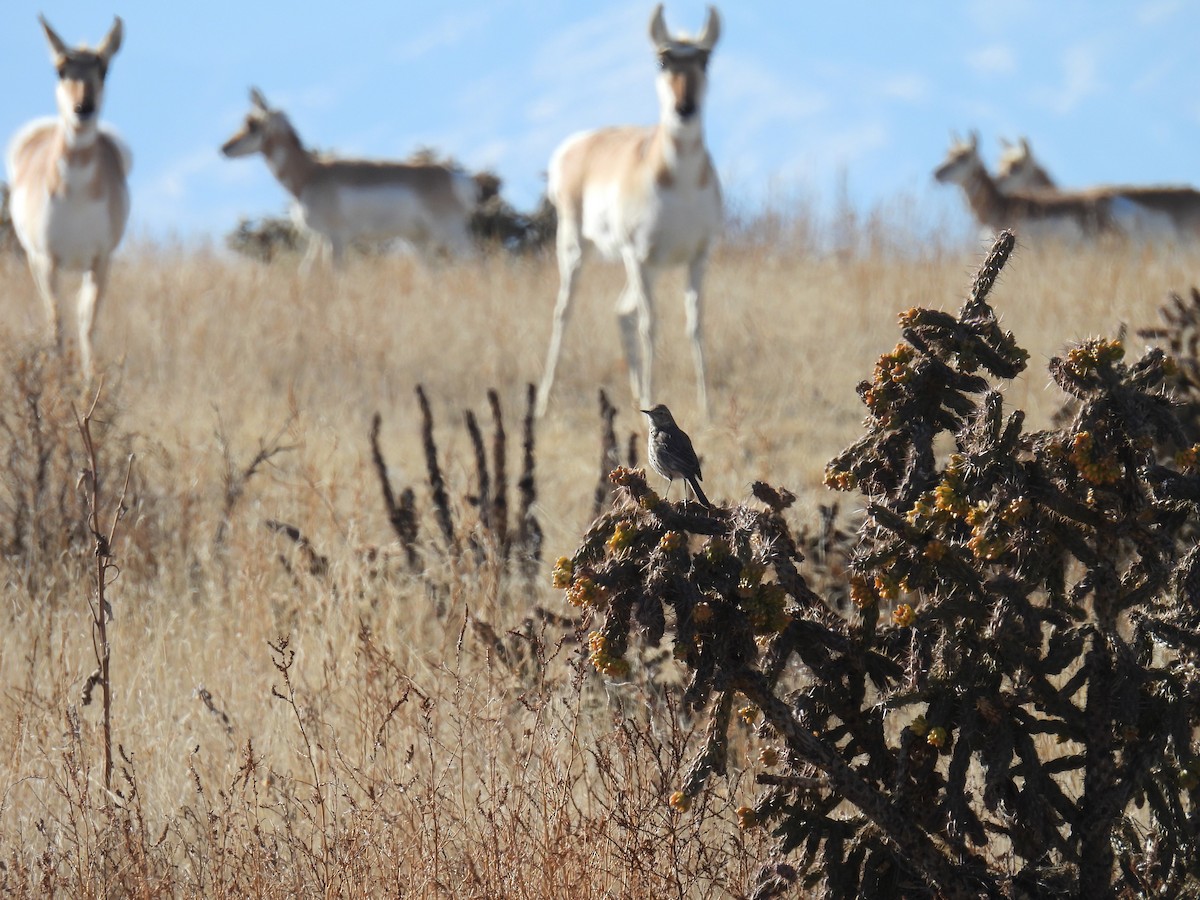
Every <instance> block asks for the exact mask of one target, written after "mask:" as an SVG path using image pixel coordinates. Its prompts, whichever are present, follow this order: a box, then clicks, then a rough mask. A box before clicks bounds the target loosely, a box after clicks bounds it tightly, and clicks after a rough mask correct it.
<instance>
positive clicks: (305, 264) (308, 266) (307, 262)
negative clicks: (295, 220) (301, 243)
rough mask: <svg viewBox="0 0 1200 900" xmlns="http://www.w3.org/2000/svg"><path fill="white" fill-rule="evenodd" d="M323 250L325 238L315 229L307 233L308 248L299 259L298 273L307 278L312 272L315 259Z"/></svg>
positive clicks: (315, 262)
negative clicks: (302, 257)
mask: <svg viewBox="0 0 1200 900" xmlns="http://www.w3.org/2000/svg"><path fill="white" fill-rule="evenodd" d="M324 252H325V238H324V237H322V236H321V235H319V234H317V233H316V232H315V231H310V232H309V233H308V249H306V250H305V251H304V259H302V260H301V261H300V274H301V275H303V276H304V277H305V278H307V277H308V276H309V275H311V274H312V271H313V267H314V266H315V265H316V264H317V260H318V259H320V258H321V256H322V254H324Z"/></svg>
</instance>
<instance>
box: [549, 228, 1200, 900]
mask: <svg viewBox="0 0 1200 900" xmlns="http://www.w3.org/2000/svg"><path fill="white" fill-rule="evenodd" d="M1012 246H1013V239H1012V235H1011V234H1009V233H1007V232H1006V233H1003V234H1001V236H1000V237H999V239H998V240H997V242H996V244H995V246H994V247H993V249H992V252H991V253H990V255H989V256H988V258H987V260H986V261H985V263H984V265H983V267H982V268H981V270H980V271H979V273H978V275H977V276H976V278H975V282H974V284H973V286H972V289H971V292H970V295H969V297H968V298H967V301H966V303H965V304H964V305H963V307H962V309H961V310H960V311H959V313H958V315H957V316H954V315H950V314H947V313H944V312H939V311H936V310H930V309H911V310H909V311H907V312H905V313H903V314H902V315H901V317H900V322H901V329H902V334H903V338H904V340H903V342H902V343H900V344H899V345H898V346H897V347H896V349H895V350H894V351H892V352H891V353H889V354H886V355H884V356H882V357H881V358H880V360H879V363H878V364H877V366H876V369H875V373H874V377H873V379H872V380H871V381H870V382H864V383H863V384H861V385H860V386H859V394H860V396H861V397H862V399H863V401H864V403H865V404H866V406H867V410H868V417H867V422H866V433H865V434H864V435H863V437H862V438H861V439H860V440H859V441H857V442H856V443H855V444H854V445H853V446H851V447H850V448H848V449H847V450H846V451H844V452H843V453H842V454H840V455H839V456H838V457H837V458H836V459H834V460H833V461H832V462H831V463H830V465H829V468H828V472H827V481H828V483H829V484H830V486H831V487H835V488H837V489H839V490H845V491H858V492H859V493H860V494H861V495H862V498H863V501H864V502H865V506H866V512H865V516H864V519H863V522H862V524H861V526H860V527H859V529H858V533H857V536H856V538H855V540H854V546H853V550H852V553H851V556H850V559H851V561H850V566H849V571H848V573H847V574H846V575H845V576H843V578H842V580H843V581H844V582H845V583H846V584H845V590H841V591H839V592H838V593H839V595H840V596H842V597H844V596H846V595H847V594H848V595H849V597H850V599H851V600H852V603H850V604H840V605H839V604H838V603H837V602H836V601H837V598H836V597H823V596H818V595H817V593H815V592H814V591H813V590H812V589H810V587H809V581H808V580H806V577H805V575H804V565H803V554H802V552H801V549H800V547H799V546H798V541H797V538H796V537H795V536H793V534H792V532H791V530H790V528H789V525H788V523H787V521H786V519H785V510H786V509H787V507H788V506H789V505H790V503H791V500H792V498H791V497H790V495H788V494H787V493H786V492H783V491H780V490H777V489H773V488H771V487H769V486H767V485H763V484H760V485H756V486H755V491H754V493H755V496H756V498H757V500H758V501H759V502H758V503H756V504H745V505H739V506H735V507H732V508H719V509H713V510H711V511H710V510H701V509H699V508H698V507H696V506H695V505H687V504H672V503H669V502H667V501H665V500H662V499H660V498H659V497H658V496H657V495H656V494H655V493H654V492H653V491H651V490H650V489H649V487H648V486H647V484H646V480H645V477H644V476H643V474H642V473H641V472H640V471H639V470H631V469H617V470H615V471H614V473H613V476H612V477H613V479H614V481H616V482H617V484H618V485H620V487H621V488H622V491H621V493H620V496H619V497H618V500H617V502H616V503H615V504H614V505H613V507H612V508H611V509H610V510H609V511H608V512H606V513H605V514H604V515H602V516H601V517H600V518H599V519H597V520H596V522H595V523H594V524H593V526H592V527H591V529H590V530H589V531H588V533H587V535H586V536H585V538H584V540H583V543H582V545H581V547H580V548H579V550H578V551H577V552H576V553H575V554H574V556H573V557H571V558H570V559H567V558H564V559H562V560H560V561H559V563H558V565H557V567H556V570H555V581H556V584H557V585H558V586H560V587H563V588H565V589H566V591H567V595H568V598H569V599H570V600H571V601H572V602H573V603H575V604H576V605H578V606H581V607H583V608H584V609H585V610H586V611H587V612H588V613H589V619H590V621H591V623H592V625H591V627H592V629H593V630H592V632H591V634H590V637H589V644H590V650H591V659H592V662H593V664H594V665H595V667H596V668H597V669H598V670H599V671H601V672H603V673H606V674H609V675H620V674H623V673H624V672H626V671H627V669H628V664H627V662H626V654H627V650H628V647H629V644H630V641H631V639H632V640H635V641H641V642H643V643H646V644H650V645H657V644H659V643H660V642H662V641H663V640H670V641H671V642H672V643H673V647H674V654H675V657H676V658H677V659H678V660H680V661H681V662H682V663H683V665H684V666H686V668H687V670H688V671H689V673H690V680H689V682H688V683H687V686H686V689H685V693H684V698H685V700H686V701H687V703H688V704H689V705H690V706H691V707H692V708H693V709H694V710H696V711H701V710H706V711H707V714H708V715H709V717H710V724H709V731H708V738H707V741H706V742H705V745H704V746H703V747H702V748H701V750H700V752H699V754H698V755H697V757H696V759H695V760H694V763H693V765H692V767H691V769H690V771H689V773H688V775H687V776H686V777H685V779H684V781H683V783H682V784H681V785H679V790H678V791H677V792H676V793H675V794H674V795H673V796H672V797H671V798H670V803H671V805H672V806H673V807H675V808H676V809H678V810H679V811H680V812H681V813H685V812H686V810H687V808H688V807H689V805H690V803H691V800H692V798H694V797H695V796H697V795H698V794H699V793H700V792H701V791H702V790H703V789H704V787H705V784H706V782H707V781H708V779H710V778H711V776H712V775H714V774H716V775H721V774H723V773H724V772H725V768H726V760H727V756H728V754H729V752H730V740H731V736H733V734H734V733H735V730H736V725H735V723H736V721H737V719H735V715H734V710H735V709H736V708H739V707H740V708H741V709H740V711H739V713H738V718H741V719H744V720H746V721H754V722H756V724H755V730H754V735H753V737H752V740H753V741H755V742H757V743H758V744H760V745H761V750H760V761H761V764H762V769H763V771H761V772H760V774H759V776H758V781H759V783H760V784H761V785H762V788H763V790H762V793H761V794H760V795H759V796H757V797H756V798H747V800H748V803H747V805H746V806H745V807H744V808H743V809H742V810H741V811H740V813H739V816H740V818H741V821H742V824H743V825H744V826H746V827H763V828H768V829H770V830H771V832H772V834H774V835H775V836H776V837H777V838H778V842H779V843H778V846H779V851H780V854H781V859H780V861H779V864H778V865H776V866H774V867H771V868H770V869H769V871H764V872H763V877H762V878H761V879H760V881H759V883H758V884H757V885H754V886H751V891H753V892H754V895H755V896H759V897H765V896H772V895H774V894H775V893H777V892H779V891H783V890H787V889H789V887H790V889H791V890H796V889H797V888H803V890H804V891H805V892H806V893H805V896H822V897H835V898H843V897H855V896H862V897H905V898H908V897H933V896H939V897H977V896H987V897H1080V898H1103V897H1117V896H1121V897H1126V896H1128V897H1178V896H1183V895H1188V896H1192V895H1195V894H1196V892H1197V890H1198V888H1200V862H1198V859H1200V853H1198V850H1200V848H1198V847H1197V835H1198V832H1200V818H1198V813H1197V801H1198V800H1200V793H1198V791H1200V745H1198V743H1197V739H1196V729H1197V726H1198V725H1200V673H1198V671H1197V666H1196V662H1197V654H1198V651H1200V605H1198V602H1197V601H1198V591H1200V548H1197V547H1196V546H1195V541H1194V539H1192V538H1191V537H1190V536H1191V535H1194V534H1195V529H1196V526H1197V523H1198V521H1200V505H1198V503H1200V453H1198V451H1200V448H1198V447H1197V446H1196V437H1195V435H1194V434H1193V429H1192V428H1191V427H1190V420H1188V418H1187V417H1181V415H1180V412H1181V410H1182V409H1185V408H1186V407H1184V406H1183V405H1182V404H1181V403H1180V398H1179V397H1178V396H1177V395H1176V394H1175V393H1173V392H1172V390H1171V389H1169V387H1168V384H1170V385H1171V387H1173V388H1174V389H1176V390H1178V389H1180V388H1181V387H1182V388H1183V389H1186V385H1181V384H1180V382H1179V373H1180V371H1181V366H1180V365H1179V364H1178V363H1176V362H1175V361H1174V360H1173V358H1172V357H1170V356H1168V355H1167V354H1166V353H1164V352H1163V351H1162V350H1158V349H1152V350H1150V351H1148V352H1147V353H1145V354H1144V355H1143V356H1142V357H1141V358H1140V359H1138V360H1136V361H1133V362H1127V361H1125V359H1124V353H1125V348H1124V346H1123V343H1122V342H1121V341H1112V340H1093V341H1088V342H1086V343H1084V344H1081V345H1079V346H1077V347H1075V348H1074V349H1072V350H1070V352H1069V353H1067V354H1066V355H1065V356H1064V357H1063V358H1059V359H1054V360H1052V361H1051V363H1050V374H1051V377H1052V378H1053V380H1054V382H1055V383H1056V384H1057V385H1058V386H1059V387H1060V388H1061V389H1062V390H1064V391H1065V392H1066V394H1067V395H1068V397H1069V398H1071V399H1072V400H1073V401H1074V405H1073V406H1072V409H1073V415H1072V417H1071V419H1070V421H1069V422H1068V423H1066V424H1064V425H1063V426H1062V427H1059V428H1056V429H1053V430H1048V431H1027V430H1026V429H1025V427H1024V414H1023V413H1022V412H1020V411H1012V412H1007V411H1006V410H1005V408H1004V401H1003V397H1002V395H1001V393H999V391H998V389H997V388H998V385H1000V384H1001V383H1002V382H1003V381H1005V380H1008V379H1011V378H1013V377H1015V376H1016V375H1018V374H1019V373H1021V372H1022V371H1023V370H1024V368H1025V365H1026V361H1027V358H1028V354H1026V353H1025V351H1023V350H1022V349H1021V348H1020V347H1019V346H1018V345H1017V344H1016V341H1015V339H1014V338H1013V336H1012V335H1011V334H1010V333H1007V332H1005V331H1004V330H1003V329H1002V328H1001V327H1000V324H999V322H998V321H997V318H996V316H995V313H994V311H993V310H992V308H991V306H990V305H989V304H988V302H987V300H988V295H989V293H990V291H991V289H992V287H993V285H994V283H995V280H996V277H997V275H998V274H999V272H1000V270H1001V269H1002V267H1003V266H1004V264H1005V262H1006V261H1007V259H1008V256H1009V254H1010V252H1011V250H1012ZM1168 324H1170V323H1168ZM951 445H952V446H953V449H952V450H950V447H951ZM829 581H830V578H829V573H827V572H826V573H822V574H821V577H820V578H815V579H813V583H814V584H816V583H818V582H820V583H822V584H828V583H829ZM841 606H844V607H845V609H841V608H840V607H841ZM668 634H669V637H668Z"/></svg>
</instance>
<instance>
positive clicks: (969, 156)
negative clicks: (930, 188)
mask: <svg viewBox="0 0 1200 900" xmlns="http://www.w3.org/2000/svg"><path fill="white" fill-rule="evenodd" d="M982 168H983V162H982V161H981V160H980V159H979V133H978V132H976V131H972V132H971V135H970V137H969V138H968V139H967V140H963V139H962V138H958V137H953V138H952V139H951V143H950V149H949V150H947V151H946V158H945V159H944V160H943V161H942V164H941V165H940V166H938V167H937V168H936V169H934V171H933V177H934V178H936V179H937V180H938V181H940V182H942V183H943V184H962V183H963V182H964V181H966V180H967V179H968V178H969V177H970V176H971V175H972V174H974V173H975V172H977V171H978V170H980V169H982Z"/></svg>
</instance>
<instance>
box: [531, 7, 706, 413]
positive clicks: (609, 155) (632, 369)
mask: <svg viewBox="0 0 1200 900" xmlns="http://www.w3.org/2000/svg"><path fill="white" fill-rule="evenodd" d="M720 30H721V20H720V17H719V16H718V15H717V11H716V10H715V9H713V8H712V7H711V6H710V7H709V8H708V20H707V22H706V23H705V25H704V30H703V31H701V32H700V34H699V35H698V36H696V37H694V38H687V37H682V36H675V37H672V36H671V34H670V33H669V32H668V31H667V26H666V23H665V22H664V21H663V8H662V5H661V4H659V5H658V6H657V7H656V8H655V10H654V15H653V17H652V18H651V20H650V40H651V41H652V42H653V43H654V47H655V50H656V51H657V53H658V64H659V73H658V80H657V89H658V100H659V107H660V114H659V122H658V125H656V126H652V127H648V128H638V127H616V128H602V129H600V130H598V131H586V132H582V133H579V134H575V135H572V136H571V137H569V138H567V140H566V141H565V142H564V143H563V144H562V145H561V146H559V148H558V150H556V151H555V153H554V155H553V156H552V157H551V159H550V167H549V172H548V184H547V192H548V194H549V197H550V201H551V202H552V203H553V204H554V206H555V209H556V210H557V212H558V235H557V255H558V270H559V278H560V284H559V289H558V301H557V303H556V305H555V307H554V330H553V333H552V335H551V338H550V350H549V353H548V354H547V356H546V368H545V371H544V372H543V374H542V383H541V385H540V387H539V389H538V402H537V410H538V414H539V415H541V414H542V413H544V412H545V410H546V404H547V402H548V401H549V399H550V389H551V388H552V387H553V385H554V371H555V368H556V367H557V365H558V359H559V355H560V353H561V352H562V338H563V330H564V328H565V327H566V324H567V319H568V316H569V315H570V311H571V301H572V299H573V298H574V295H575V289H576V286H577V280H578V275H579V268H580V266H581V264H582V262H583V252H584V242H585V241H586V242H588V243H590V244H592V245H594V246H596V247H597V248H598V249H599V250H600V252H601V253H602V254H603V255H604V256H606V257H609V258H615V259H620V260H621V261H622V262H623V263H624V265H625V271H626V277H627V282H626V285H625V290H624V292H623V293H622V294H621V297H620V299H619V300H618V301H617V319H618V322H619V324H620V330H621V341H622V344H623V346H624V350H625V359H626V361H627V363H628V365H629V381H630V386H631V387H632V389H633V396H634V399H635V400H637V402H638V404H639V408H641V407H649V406H650V405H651V403H650V398H651V395H652V381H651V375H652V369H653V362H654V301H653V295H652V289H653V277H654V274H655V272H656V271H657V270H658V269H660V268H664V267H668V266H682V265H686V266H687V270H688V271H687V288H686V290H685V292H684V305H685V309H686V314H687V330H688V336H689V338H690V339H691V344H692V355H693V357H694V359H695V365H696V380H697V388H698V391H699V400H700V406H701V408H702V410H703V411H704V412H705V414H707V411H708V393H707V388H706V385H705V376H704V348H703V344H702V341H701V338H702V332H701V324H702V323H701V317H700V299H701V298H700V289H701V282H702V281H703V278H704V266H705V262H706V260H707V258H708V251H709V248H710V246H711V245H712V242H713V241H714V240H715V239H716V237H717V235H718V233H719V232H720V229H721V217H722V213H721V187H720V184H719V183H718V181H717V173H716V171H715V169H714V168H713V163H712V158H711V157H710V156H709V154H708V149H707V148H706V147H705V145H704V122H703V107H704V96H705V92H706V89H707V86H708V74H707V69H708V59H709V56H710V54H711V53H712V49H713V46H714V45H715V44H716V43H717V37H718V36H719V34H720Z"/></svg>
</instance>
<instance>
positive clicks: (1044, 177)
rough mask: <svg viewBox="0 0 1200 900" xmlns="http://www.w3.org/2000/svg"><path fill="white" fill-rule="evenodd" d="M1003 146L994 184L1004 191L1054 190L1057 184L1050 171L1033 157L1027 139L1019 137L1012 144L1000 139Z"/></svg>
mask: <svg viewBox="0 0 1200 900" xmlns="http://www.w3.org/2000/svg"><path fill="white" fill-rule="evenodd" d="M1000 146H1001V147H1002V148H1003V149H1002V150H1001V153H1000V163H999V165H997V166H996V186H997V187H999V188H1000V190H1002V191H1004V192H1005V193H1009V192H1013V191H1056V190H1058V185H1057V184H1056V183H1055V181H1054V179H1053V178H1051V177H1050V173H1049V172H1047V171H1046V170H1045V169H1043V168H1042V166H1041V164H1040V163H1039V162H1038V161H1037V160H1036V159H1034V158H1033V151H1032V150H1030V149H1029V140H1028V139H1027V138H1025V137H1021V138H1019V139H1018V140H1017V143H1015V144H1012V143H1009V142H1008V141H1006V140H1004V138H1001V139H1000Z"/></svg>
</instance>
